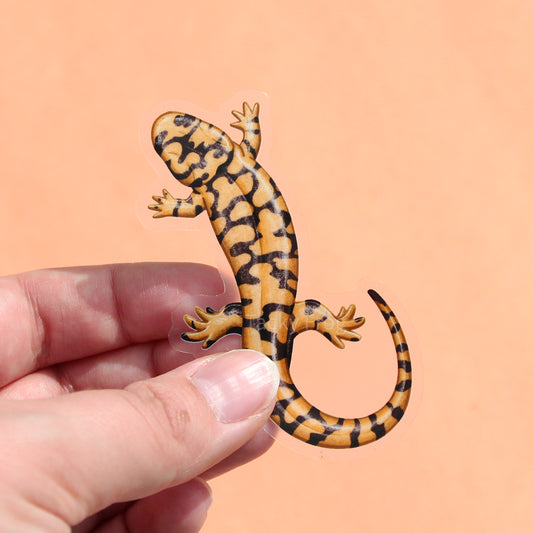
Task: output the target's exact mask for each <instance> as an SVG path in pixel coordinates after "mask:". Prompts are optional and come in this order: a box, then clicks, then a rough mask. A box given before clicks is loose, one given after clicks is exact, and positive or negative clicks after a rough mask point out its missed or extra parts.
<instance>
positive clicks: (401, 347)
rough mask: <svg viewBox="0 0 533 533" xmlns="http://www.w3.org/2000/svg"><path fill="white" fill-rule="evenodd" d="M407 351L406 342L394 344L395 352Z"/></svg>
mask: <svg viewBox="0 0 533 533" xmlns="http://www.w3.org/2000/svg"><path fill="white" fill-rule="evenodd" d="M408 351H409V346H407V344H405V343H404V342H402V343H401V344H397V345H396V352H397V353H403V352H408Z"/></svg>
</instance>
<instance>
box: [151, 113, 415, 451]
mask: <svg viewBox="0 0 533 533" xmlns="http://www.w3.org/2000/svg"><path fill="white" fill-rule="evenodd" d="M233 114H234V115H235V117H236V118H237V119H238V121H237V122H236V123H234V124H232V126H234V127H236V128H238V129H240V130H242V132H243V134H244V138H243V140H242V142H241V143H240V144H237V143H234V142H233V141H232V140H231V139H230V137H229V136H228V135H227V134H226V133H224V132H223V131H222V130H220V129H219V128H217V127H215V126H213V125H211V124H209V123H207V122H204V121H202V120H201V119H199V118H196V117H193V116H191V115H188V114H185V113H180V112H169V113H165V114H164V115H161V116H160V117H159V118H158V119H157V120H156V121H155V122H154V125H153V127H152V141H153V143H154V147H155V149H156V150H157V152H158V153H159V155H160V156H161V157H162V158H163V160H164V161H165V163H166V164H167V166H168V168H169V170H170V171H171V172H172V174H173V175H174V177H175V178H176V179H178V180H179V181H180V182H181V183H183V184H184V185H187V186H189V187H191V188H192V191H193V192H192V193H191V195H190V196H189V197H188V198H187V199H185V200H181V199H175V198H174V197H173V196H172V195H170V194H169V193H168V191H166V190H164V191H163V196H154V200H155V201H156V202H157V203H156V204H154V205H151V206H149V207H150V209H153V210H154V211H157V212H156V214H155V215H154V217H156V218H157V217H163V216H177V217H194V216H197V215H198V214H200V213H201V212H202V211H204V210H205V211H206V212H207V214H208V215H209V218H210V220H211V224H212V227H213V230H214V232H215V235H216V236H217V239H218V241H219V244H220V246H221V247H222V249H223V250H224V253H225V255H226V257H227V259H228V261H229V264H230V266H231V268H232V271H233V274H234V276H235V279H236V281H237V285H238V288H239V294H240V298H241V301H240V302H237V303H231V304H228V305H226V306H224V307H223V308H222V309H220V310H218V311H215V310H213V309H210V308H207V309H206V310H202V309H199V308H196V314H197V315H198V318H193V317H192V316H186V317H185V321H186V322H187V324H188V325H189V326H190V327H191V329H192V330H193V331H192V332H189V333H187V334H184V338H185V339H186V340H190V341H201V342H203V345H204V346H205V347H208V346H210V345H211V344H213V343H214V342H216V341H217V340H218V339H220V338H221V337H223V336H224V335H226V334H228V333H240V334H241V335H242V346H243V348H249V349H253V350H257V351H261V352H263V353H264V354H265V355H267V356H268V357H270V358H271V359H272V360H274V361H275V362H276V363H277V365H278V368H279V371H280V376H281V381H280V386H279V389H278V396H277V403H276V407H275V409H274V412H273V413H272V419H273V420H274V421H275V422H276V423H277V424H278V425H279V426H280V427H281V428H282V429H284V430H285V431H287V432H288V433H290V434H291V435H294V436H295V437H297V438H298V439H300V440H302V441H304V442H308V443H309V444H313V445H317V446H323V447H328V448H351V447H355V446H360V445H363V444H366V443H368V442H372V441H374V440H376V439H378V438H380V437H382V436H383V435H385V434H386V433H387V432H388V431H389V430H390V429H392V428H393V427H394V426H395V425H396V424H397V423H398V421H399V420H400V419H401V417H402V416H403V414H404V411H405V408H406V407H407V403H408V401H409V394H410V389H411V363H410V358H409V351H408V348H407V344H406V341H405V337H404V335H403V332H402V330H401V328H400V325H399V323H398V321H397V320H396V318H395V316H394V314H393V312H392V311H391V309H390V308H389V307H388V305H387V304H386V303H385V301H384V300H383V299H382V298H381V297H380V296H379V295H378V294H377V293H376V292H375V291H369V294H370V296H371V297H372V299H373V300H374V301H375V303H376V305H377V306H378V307H379V309H380V310H381V312H382V314H383V316H384V317H385V319H386V320H387V323H388V325H389V329H390V331H391V334H392V336H393V339H394V341H395V345H396V352H397V360H398V377H397V382H396V388H395V390H394V393H393V394H392V396H391V398H390V399H389V401H388V402H387V403H386V404H385V405H384V406H383V407H382V408H381V409H379V410H378V411H377V412H376V413H373V414H371V415H369V416H366V417H362V418H351V419H345V418H339V417H335V416H331V415H328V414H326V413H323V412H322V411H320V410H319V409H317V408H316V407H313V406H312V405H311V404H310V403H309V402H308V401H307V400H306V399H305V398H303V396H302V395H301V394H300V392H299V391H298V389H297V388H296V386H295V385H294V383H293V381H292V378H291V376H290V371H289V366H290V359H291V353H292V345H293V341H294V338H295V337H296V335H298V334H299V333H301V332H303V331H306V330H313V329H314V330H317V331H319V332H320V333H322V334H323V335H324V336H325V337H326V338H328V339H329V340H330V341H331V342H333V343H334V344H335V345H336V346H338V347H340V348H342V347H344V343H343V340H349V341H357V340H359V339H360V336H359V335H358V334H357V333H355V332H354V331H353V330H355V329H357V328H358V327H360V326H361V325H362V324H363V323H364V319H363V318H355V317H354V315H355V306H354V305H350V306H349V307H348V308H347V309H345V308H342V309H341V310H340V311H339V313H338V314H337V315H334V314H333V313H332V312H331V311H330V310H329V309H327V308H326V307H325V306H324V305H322V304H321V303H320V302H317V301H316V300H305V301H302V302H297V301H296V290H297V284H298V247H297V242H296V236H295V234H294V228H293V224H292V220H291V217H290V214H289V211H288V208H287V205H286V203H285V200H284V199H283V196H282V195H281V193H280V191H279V189H278V188H277V186H276V184H275V183H274V181H273V180H272V178H271V177H270V176H269V175H268V174H267V172H266V171H265V170H264V169H263V168H262V166H261V165H260V164H259V163H258V162H257V160H256V157H257V152H258V150H259V145H260V139H261V138H260V130H259V118H258V115H259V106H258V104H256V105H255V106H254V107H253V109H252V108H250V106H248V104H246V103H245V104H244V105H243V112H242V113H240V112H237V111H234V112H233Z"/></svg>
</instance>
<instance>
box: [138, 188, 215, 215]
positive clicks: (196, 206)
mask: <svg viewBox="0 0 533 533" xmlns="http://www.w3.org/2000/svg"><path fill="white" fill-rule="evenodd" d="M152 198H153V199H154V200H155V201H156V202H157V204H152V205H149V206H148V209H151V210H152V211H157V213H155V214H154V215H153V217H154V218H161V217H188V218H192V217H195V216H197V215H199V214H200V213H201V212H202V211H203V210H204V209H205V205H204V200H203V198H202V195H201V194H198V193H194V192H193V193H192V194H191V195H190V196H189V198H187V199H186V200H181V199H180V198H174V196H172V195H171V194H170V193H169V192H168V191H167V190H166V189H163V196H152Z"/></svg>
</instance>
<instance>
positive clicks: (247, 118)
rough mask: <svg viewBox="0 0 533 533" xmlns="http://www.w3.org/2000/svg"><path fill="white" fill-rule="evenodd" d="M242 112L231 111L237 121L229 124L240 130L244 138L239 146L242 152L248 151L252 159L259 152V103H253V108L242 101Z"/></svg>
mask: <svg viewBox="0 0 533 533" xmlns="http://www.w3.org/2000/svg"><path fill="white" fill-rule="evenodd" d="M242 111H243V112H242V113H240V112H239V111H232V114H233V116H234V117H235V118H237V119H238V121H237V122H233V124H231V125H232V126H233V127H234V128H237V129H238V130H241V131H242V132H243V134H244V138H243V140H242V142H241V148H242V151H243V152H244V153H250V154H251V155H252V156H253V157H254V159H255V158H256V157H257V152H259V146H260V144H261V130H260V129H259V104H254V107H253V109H252V108H250V106H249V105H248V104H247V103H246V102H244V104H243V105H242Z"/></svg>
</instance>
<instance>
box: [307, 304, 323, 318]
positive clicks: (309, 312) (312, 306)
mask: <svg viewBox="0 0 533 533" xmlns="http://www.w3.org/2000/svg"><path fill="white" fill-rule="evenodd" d="M304 303H305V309H304V313H305V314H306V315H308V316H309V315H312V314H313V313H314V312H315V311H316V310H317V309H318V308H319V307H320V306H321V305H322V304H321V303H320V302H319V301H318V300H305V302H304Z"/></svg>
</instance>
